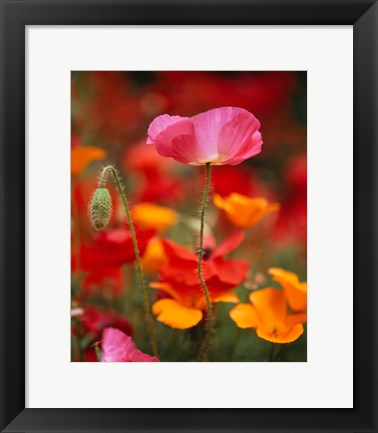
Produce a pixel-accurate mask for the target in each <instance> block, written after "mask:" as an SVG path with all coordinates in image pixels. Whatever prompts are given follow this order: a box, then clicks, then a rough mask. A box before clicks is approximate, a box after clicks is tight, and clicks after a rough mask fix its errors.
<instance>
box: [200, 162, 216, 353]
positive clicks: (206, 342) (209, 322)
mask: <svg viewBox="0 0 378 433" xmlns="http://www.w3.org/2000/svg"><path fill="white" fill-rule="evenodd" d="M210 172H211V166H210V163H209V162H208V163H206V184H205V192H204V195H203V201H202V207H201V227H200V241H199V254H198V268H197V273H198V278H199V280H200V283H201V287H202V290H203V292H204V294H205V298H206V306H207V319H206V329H205V335H204V337H203V340H202V343H201V347H200V350H199V354H198V361H205V360H206V355H207V352H208V350H209V347H210V342H211V336H212V333H213V322H214V318H213V309H212V305H211V299H210V293H209V289H208V288H207V286H206V282H205V279H204V278H203V275H202V262H203V258H204V248H203V235H204V228H205V215H206V209H207V201H208V198H209V191H210Z"/></svg>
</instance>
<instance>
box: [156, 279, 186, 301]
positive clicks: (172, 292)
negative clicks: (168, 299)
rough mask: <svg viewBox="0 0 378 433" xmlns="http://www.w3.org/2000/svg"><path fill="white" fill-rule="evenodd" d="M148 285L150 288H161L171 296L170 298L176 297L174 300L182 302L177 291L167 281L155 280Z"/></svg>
mask: <svg viewBox="0 0 378 433" xmlns="http://www.w3.org/2000/svg"><path fill="white" fill-rule="evenodd" d="M149 286H150V287H151V289H156V290H161V291H162V292H164V293H167V294H168V295H170V296H172V298H174V299H176V301H178V302H182V299H181V296H180V295H179V293H178V292H177V291H176V290H175V289H174V288H173V287H172V286H171V285H170V284H168V283H163V282H160V281H155V282H153V283H150V284H149Z"/></svg>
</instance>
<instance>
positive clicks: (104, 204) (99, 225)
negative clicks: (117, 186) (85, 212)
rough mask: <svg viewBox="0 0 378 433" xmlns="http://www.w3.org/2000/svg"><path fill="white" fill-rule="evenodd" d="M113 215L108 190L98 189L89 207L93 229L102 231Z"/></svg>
mask: <svg viewBox="0 0 378 433" xmlns="http://www.w3.org/2000/svg"><path fill="white" fill-rule="evenodd" d="M111 215H112V198H111V196H110V193H109V190H108V189H107V188H97V189H96V191H95V192H94V193H93V195H92V199H91V202H90V205H89V216H90V218H91V222H92V224H93V227H94V228H95V229H96V230H102V229H103V228H105V227H106V226H107V225H108V224H109V221H110V217H111Z"/></svg>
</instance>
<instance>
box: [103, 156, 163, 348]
mask: <svg viewBox="0 0 378 433" xmlns="http://www.w3.org/2000/svg"><path fill="white" fill-rule="evenodd" d="M108 171H110V172H111V174H112V175H113V179H114V182H115V184H116V187H117V189H118V192H119V194H120V196H121V200H122V204H123V207H124V210H125V213H126V218H127V223H128V225H129V229H130V234H131V239H132V242H133V247H134V252H135V259H136V260H135V267H136V272H137V276H138V280H139V286H140V289H141V291H142V295H143V307H144V317H145V320H146V324H147V330H148V334H149V337H150V344H151V347H152V352H153V354H154V356H158V347H157V340H156V334H155V328H154V326H153V320H152V315H151V304H150V298H149V296H148V291H147V286H146V282H145V279H144V274H143V270H142V263H141V260H140V253H139V247H138V243H137V239H136V236H135V230H134V224H133V221H132V219H131V214H130V210H129V206H128V203H127V200H126V196H125V192H124V190H123V188H122V184H121V180H120V178H119V175H118V173H117V171H116V170H115V169H114V167H112V166H111V165H109V166H107V167H104V169H103V170H102V173H101V176H100V181H99V184H100V188H103V187H104V185H105V181H106V175H107V172H108Z"/></svg>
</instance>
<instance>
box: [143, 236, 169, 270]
mask: <svg viewBox="0 0 378 433" xmlns="http://www.w3.org/2000/svg"><path fill="white" fill-rule="evenodd" d="M167 263H168V257H167V255H166V253H165V250H164V248H163V245H162V242H161V240H160V239H159V238H152V239H151V240H150V241H149V242H148V244H147V247H146V250H145V251H144V254H143V257H142V267H143V270H144V271H145V272H146V273H147V274H156V273H157V272H158V270H159V268H160V267H161V266H163V265H165V264H167Z"/></svg>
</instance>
